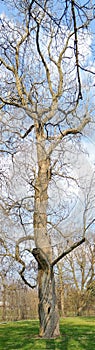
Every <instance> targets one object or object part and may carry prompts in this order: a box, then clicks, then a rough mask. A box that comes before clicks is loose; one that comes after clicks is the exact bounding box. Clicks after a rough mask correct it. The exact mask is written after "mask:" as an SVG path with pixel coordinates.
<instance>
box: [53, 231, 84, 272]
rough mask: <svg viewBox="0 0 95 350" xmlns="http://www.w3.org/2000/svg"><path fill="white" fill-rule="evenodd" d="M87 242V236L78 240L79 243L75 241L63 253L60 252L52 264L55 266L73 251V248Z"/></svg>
mask: <svg viewBox="0 0 95 350" xmlns="http://www.w3.org/2000/svg"><path fill="white" fill-rule="evenodd" d="M84 242H85V238H82V239H81V240H80V241H78V242H77V243H74V244H73V245H72V246H71V247H70V248H68V249H67V250H66V251H65V252H63V253H62V254H60V255H59V256H58V257H57V258H56V259H55V260H54V261H53V262H52V264H51V266H52V267H53V266H54V265H56V264H57V263H58V262H59V261H60V260H61V259H63V258H64V256H66V255H67V254H69V253H71V252H72V250H74V249H75V248H77V247H79V246H80V245H81V244H82V243H84Z"/></svg>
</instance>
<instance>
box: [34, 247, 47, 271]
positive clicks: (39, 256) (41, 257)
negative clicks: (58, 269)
mask: <svg viewBox="0 0 95 350" xmlns="http://www.w3.org/2000/svg"><path fill="white" fill-rule="evenodd" d="M32 254H33V256H34V257H35V259H36V261H37V262H38V264H39V268H41V269H42V270H49V269H50V263H49V260H48V258H47V255H46V254H45V253H44V252H43V250H42V249H41V248H34V249H33V250H32Z"/></svg>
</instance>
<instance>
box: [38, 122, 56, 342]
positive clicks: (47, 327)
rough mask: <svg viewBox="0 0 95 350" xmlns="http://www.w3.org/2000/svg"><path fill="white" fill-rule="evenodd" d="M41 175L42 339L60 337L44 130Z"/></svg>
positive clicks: (39, 173)
mask: <svg viewBox="0 0 95 350" xmlns="http://www.w3.org/2000/svg"><path fill="white" fill-rule="evenodd" d="M36 131H37V132H36V136H37V156H38V176H37V178H36V183H35V203H34V235H35V245H36V248H35V249H34V250H33V255H34V257H35V259H36V260H37V262H38V295H39V310H38V311H39V321H40V336H42V337H45V338H51V337H56V336H59V334H60V333H59V315H58V308H57V300H56V292H55V281H54V273H53V269H52V268H51V262H52V248H51V244H50V240H49V237H48V234H47V200H48V195H47V190H48V184H49V181H50V161H49V158H48V155H47V153H46V149H45V140H44V137H43V133H42V129H40V130H39V129H38V128H37V130H36Z"/></svg>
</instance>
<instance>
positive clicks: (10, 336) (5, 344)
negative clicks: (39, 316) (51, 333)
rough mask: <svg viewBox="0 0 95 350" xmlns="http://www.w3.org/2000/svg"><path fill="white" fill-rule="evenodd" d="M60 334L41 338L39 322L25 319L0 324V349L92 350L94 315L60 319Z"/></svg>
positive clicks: (94, 335) (93, 347) (94, 326)
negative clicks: (51, 337) (52, 337)
mask: <svg viewBox="0 0 95 350" xmlns="http://www.w3.org/2000/svg"><path fill="white" fill-rule="evenodd" d="M60 331H61V336H60V338H57V339H50V340H49V339H48V340H46V339H41V338H39V336H38V332H39V322H38V321H37V320H28V321H27V320H26V321H19V322H8V323H2V324H0V350H32V349H33V350H39V349H40V350H44V349H47V350H48V349H49V350H94V349H95V317H85V318H84V317H73V318H71V317H67V318H63V319H60Z"/></svg>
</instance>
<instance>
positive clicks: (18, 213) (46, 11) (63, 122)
mask: <svg viewBox="0 0 95 350" xmlns="http://www.w3.org/2000/svg"><path fill="white" fill-rule="evenodd" d="M3 3H4V4H5V6H6V15H4V14H2V15H1V20H0V67H1V73H0V74H1V91H0V108H1V114H0V118H1V131H2V137H1V151H2V154H4V155H5V156H2V159H3V160H2V164H3V166H2V171H1V177H2V192H3V200H2V198H1V212H2V217H3V215H4V214H5V216H6V225H7V229H6V228H5V226H4V225H3V230H4V232H5V231H6V232H7V233H6V235H8V227H10V224H11V225H12V223H10V222H9V221H8V220H11V219H8V215H9V216H10V215H11V218H12V220H13V221H14V226H15V227H14V226H13V225H12V230H13V233H14V239H16V247H15V249H14V247H13V248H11V243H10V242H9V243H8V245H7V246H6V244H5V240H4V239H3V238H2V237H1V238H0V242H1V244H2V246H3V248H2V249H3V252H5V253H6V252H7V254H8V255H9V256H10V257H12V256H14V259H15V260H17V261H18V262H19V264H20V265H22V270H21V271H20V274H21V276H22V278H23V279H24V281H26V278H25V275H24V271H25V260H24V259H22V254H21V250H20V246H21V244H22V243H23V244H24V243H26V242H27V241H33V239H34V248H33V249H32V250H31V252H32V256H33V257H34V258H35V260H36V261H37V264H38V289H39V292H38V293H39V320H40V336H42V337H54V336H58V335H59V334H60V333H59V316H58V309H57V302H56V292H55V281H54V271H53V268H54V266H55V264H56V263H57V262H58V261H59V260H61V259H62V257H63V256H64V255H66V254H68V253H69V252H70V251H71V250H73V249H74V248H75V247H76V246H78V245H80V244H81V243H83V242H84V240H85V238H84V237H80V239H76V241H75V242H74V243H73V245H72V246H70V247H69V248H68V249H67V250H66V252H63V251H62V253H61V254H60V256H59V257H58V258H55V257H53V252H52V238H51V236H52V235H53V236H54V239H55V238H56V237H57V239H58V235H61V236H62V225H63V223H64V219H65V218H66V217H67V216H68V215H69V213H70V212H71V209H72V204H71V203H70V204H69V207H68V206H67V207H68V208H67V207H66V204H67V203H66V196H65V194H64V193H65V188H63V191H62V189H60V187H61V188H62V186H66V183H64V178H65V177H66V179H67V184H68V181H69V180H71V182H72V181H74V183H76V185H77V186H78V184H77V179H76V178H75V180H73V178H74V175H75V174H74V173H73V172H72V171H71V175H70V164H69V165H68V164H67V159H66V161H65V160H64V159H65V158H64V153H65V150H66V140H67V147H69V149H70V148H71V152H73V148H74V146H75V148H76V149H77V142H79V141H80V135H81V134H82V132H83V130H84V129H85V131H86V130H87V132H88V128H87V126H88V123H90V122H91V121H92V119H93V108H92V104H93V103H94V102H93V89H92V86H93V84H94V81H93V77H94V68H93V69H92V66H93V64H92V61H93V62H94V60H93V52H94V51H92V45H93V33H91V31H93V19H94V5H93V1H92V2H91V1H88V2H85V1H84V4H82V2H81V1H80V3H79V4H78V3H76V2H75V1H73V0H72V1H63V2H62V1H58V2H57V1H54V2H53V1H51V0H50V1H46V0H43V1H26V0H25V1H23V2H21V1H16V2H15V1H9V2H8V4H7V2H6V1H3ZM8 6H9V7H8ZM13 9H14V11H13ZM89 76H90V79H89ZM88 84H89V89H88ZM87 106H88V107H87ZM72 143H73V148H72ZM10 158H11V160H10ZM6 162H7V166H6V165H5V164H6ZM23 164H25V168H24V165H23ZM6 169H7V170H6ZM13 174H14V175H13ZM20 176H22V180H21V179H20ZM14 178H15V180H14ZM9 180H10V181H9ZM21 182H22V183H21ZM16 183H17V187H16ZM21 186H22V187H21ZM29 186H30V187H29ZM21 188H22V190H21ZM54 191H55V192H54ZM6 193H7V194H6ZM54 196H55V198H54ZM58 198H59V199H60V200H59V199H58ZM52 199H53V202H52ZM28 212H29V214H28ZM30 214H31V226H30V227H31V230H29V231H28V227H29V226H28V220H29V218H30V216H29V215H30ZM2 220H3V219H2ZM13 221H12V222H13ZM17 222H19V223H20V225H21V226H22V229H23V232H24V233H23V235H22V232H21V234H20V226H19V224H17ZM18 226H19V228H18ZM13 227H14V228H13ZM30 231H31V232H30ZM84 231H85V230H84ZM17 234H18V239H17ZM8 239H9V238H8ZM10 239H11V237H10ZM53 243H54V241H53ZM9 247H10V253H9ZM22 247H23V245H22ZM22 250H23V249H22ZM26 250H27V251H30V250H29V247H27V244H26Z"/></svg>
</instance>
